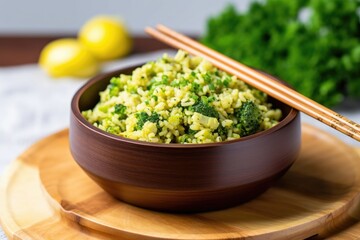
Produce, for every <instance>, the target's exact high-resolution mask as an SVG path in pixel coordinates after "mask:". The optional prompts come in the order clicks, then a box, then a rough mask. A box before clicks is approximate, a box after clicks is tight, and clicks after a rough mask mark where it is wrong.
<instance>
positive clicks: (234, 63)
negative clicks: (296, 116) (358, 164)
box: [157, 24, 360, 131]
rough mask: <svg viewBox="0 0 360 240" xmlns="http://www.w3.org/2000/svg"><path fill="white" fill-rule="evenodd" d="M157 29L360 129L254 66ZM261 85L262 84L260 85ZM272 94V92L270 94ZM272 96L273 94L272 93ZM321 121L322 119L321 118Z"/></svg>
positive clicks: (169, 31)
mask: <svg viewBox="0 0 360 240" xmlns="http://www.w3.org/2000/svg"><path fill="white" fill-rule="evenodd" d="M157 29H158V30H159V31H160V32H162V33H164V34H166V35H168V36H170V37H172V38H174V39H177V40H179V41H180V42H182V43H184V44H187V45H191V46H192V47H193V48H195V49H197V50H199V51H201V52H202V53H203V56H204V57H209V58H213V59H216V60H218V61H220V62H222V63H224V64H227V65H229V66H231V67H233V68H235V69H237V70H238V71H240V72H242V73H244V74H247V75H249V76H250V77H252V78H253V79H249V82H248V83H249V84H250V85H252V86H254V85H257V82H261V84H262V85H268V86H269V87H271V88H272V89H274V90H276V91H277V92H281V93H282V96H284V95H288V97H289V96H290V98H293V99H295V100H296V101H298V102H300V103H302V104H309V106H311V107H312V108H315V109H316V110H317V111H321V112H323V113H324V114H325V115H329V117H331V118H332V119H334V121H340V122H343V123H344V124H350V125H353V126H355V129H356V130H357V131H360V125H359V124H357V123H355V122H353V121H351V120H349V119H347V118H345V117H344V116H342V115H340V114H338V113H336V112H334V111H332V110H330V109H328V108H326V107H324V106H323V105H321V104H319V103H317V102H315V101H313V100H311V99H309V98H307V97H305V96H303V95H301V94H300V93H298V92H296V91H295V90H293V89H291V88H289V87H286V86H285V85H283V84H279V82H278V81H274V80H273V79H272V78H270V77H269V76H266V75H264V74H262V73H260V72H258V71H256V70H254V69H252V68H249V67H248V66H246V65H244V64H241V63H239V62H237V61H235V60H233V59H231V58H229V57H227V56H225V55H222V54H220V53H218V52H216V51H214V50H213V49H211V48H208V47H206V46H204V45H202V44H200V43H199V42H197V41H194V40H193V39H191V38H189V37H186V36H184V35H182V34H179V33H177V32H175V31H174V30H172V29H170V28H168V27H166V26H164V25H161V24H160V25H158V26H157ZM259 87H260V86H259ZM269 95H271V94H269ZM271 96H272V95H271ZM319 120H320V121H321V119H319Z"/></svg>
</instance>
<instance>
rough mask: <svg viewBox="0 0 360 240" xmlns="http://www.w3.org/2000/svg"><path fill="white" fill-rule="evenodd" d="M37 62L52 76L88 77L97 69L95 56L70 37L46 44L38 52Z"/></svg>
mask: <svg viewBox="0 0 360 240" xmlns="http://www.w3.org/2000/svg"><path fill="white" fill-rule="evenodd" d="M39 64H40V66H41V67H42V68H43V69H44V70H45V71H46V72H47V73H48V74H49V75H50V76H52V77H90V76H93V75H95V74H96V73H97V72H98V71H99V64H98V62H97V60H96V58H95V57H94V56H93V55H92V54H91V53H90V52H89V51H88V50H87V49H86V48H85V47H84V46H83V45H82V44H81V43H79V41H77V40H76V39H72V38H65V39H59V40H55V41H53V42H50V43H49V44H48V45H46V46H45V47H44V49H43V50H42V51H41V53H40V59H39Z"/></svg>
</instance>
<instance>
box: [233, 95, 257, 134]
mask: <svg viewBox="0 0 360 240" xmlns="http://www.w3.org/2000/svg"><path fill="white" fill-rule="evenodd" d="M234 115H235V117H236V118H237V119H238V124H237V127H238V128H239V129H240V136H242V137H244V136H248V135H251V134H254V133H256V132H257V131H258V130H259V128H260V124H261V121H262V115H261V111H260V109H259V108H258V106H257V105H256V104H255V103H254V102H253V101H247V102H244V103H243V104H242V105H241V107H240V108H238V109H236V110H235V113H234Z"/></svg>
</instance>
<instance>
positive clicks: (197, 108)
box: [191, 101, 219, 118]
mask: <svg viewBox="0 0 360 240" xmlns="http://www.w3.org/2000/svg"><path fill="white" fill-rule="evenodd" d="M191 110H193V111H194V112H198V113H200V114H202V115H204V116H208V117H213V118H219V113H218V112H217V111H216V110H215V108H214V107H212V106H210V105H209V104H207V103H204V102H203V101H199V102H197V103H196V104H194V105H193V106H192V107H191Z"/></svg>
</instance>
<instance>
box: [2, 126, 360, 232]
mask: <svg viewBox="0 0 360 240" xmlns="http://www.w3.org/2000/svg"><path fill="white" fill-rule="evenodd" d="M279 147H281V146H279ZM274 151H276V149H274ZM358 151H359V153H360V150H358ZM359 203H360V157H359V155H358V154H357V153H356V151H355V150H354V149H352V148H351V147H350V146H348V145H345V144H344V143H342V142H341V141H340V140H338V139H337V138H334V137H333V136H330V135H329V134H327V133H325V132H322V131H320V130H319V129H316V128H314V127H312V126H309V125H303V139H302V150H301V154H300V156H299V159H298V160H297V161H296V162H295V164H294V165H293V167H292V168H291V169H290V170H289V172H288V173H287V174H286V175H285V176H284V177H283V178H282V179H281V180H280V181H279V182H277V183H276V184H275V186H273V187H272V188H270V189H269V190H268V191H267V192H265V193H264V194H262V195H261V196H260V197H258V198H256V199H254V200H252V201H250V202H248V203H245V204H241V205H239V206H237V207H234V208H229V209H225V210H222V211H213V212H206V213H198V214H170V213H161V212H155V211H150V210H146V209H142V208H137V207H134V206H131V205H129V204H126V203H123V202H121V201H117V200H115V199H114V198H112V197H111V196H109V195H108V194H107V193H105V192H104V191H103V190H102V189H101V188H100V187H98V186H97V185H96V184H95V183H94V182H93V181H92V180H90V178H89V177H87V175H86V174H85V173H83V171H82V170H81V169H80V168H79V167H78V166H77V165H76V163H75V161H74V160H73V159H72V157H71V154H70V152H69V147H68V131H67V130H64V131H61V132H59V133H56V134H54V135H51V136H49V137H47V138H45V139H44V140H42V141H40V142H38V143H36V144H35V145H34V146H32V147H31V148H29V149H28V150H27V151H26V152H25V153H23V154H22V155H21V156H20V157H19V158H18V159H16V160H15V161H14V162H13V163H12V164H11V165H10V166H9V169H8V170H7V171H6V173H5V175H3V176H2V178H1V184H0V222H1V225H2V227H3V228H4V230H5V231H6V234H7V236H8V237H9V238H10V239H230V238H231V239H305V238H309V237H312V239H322V238H329V237H331V238H332V239H356V238H358V237H359V236H360V223H358V220H359V219H360V213H359V212H360V207H359ZM204 204H205V203H204Z"/></svg>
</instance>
